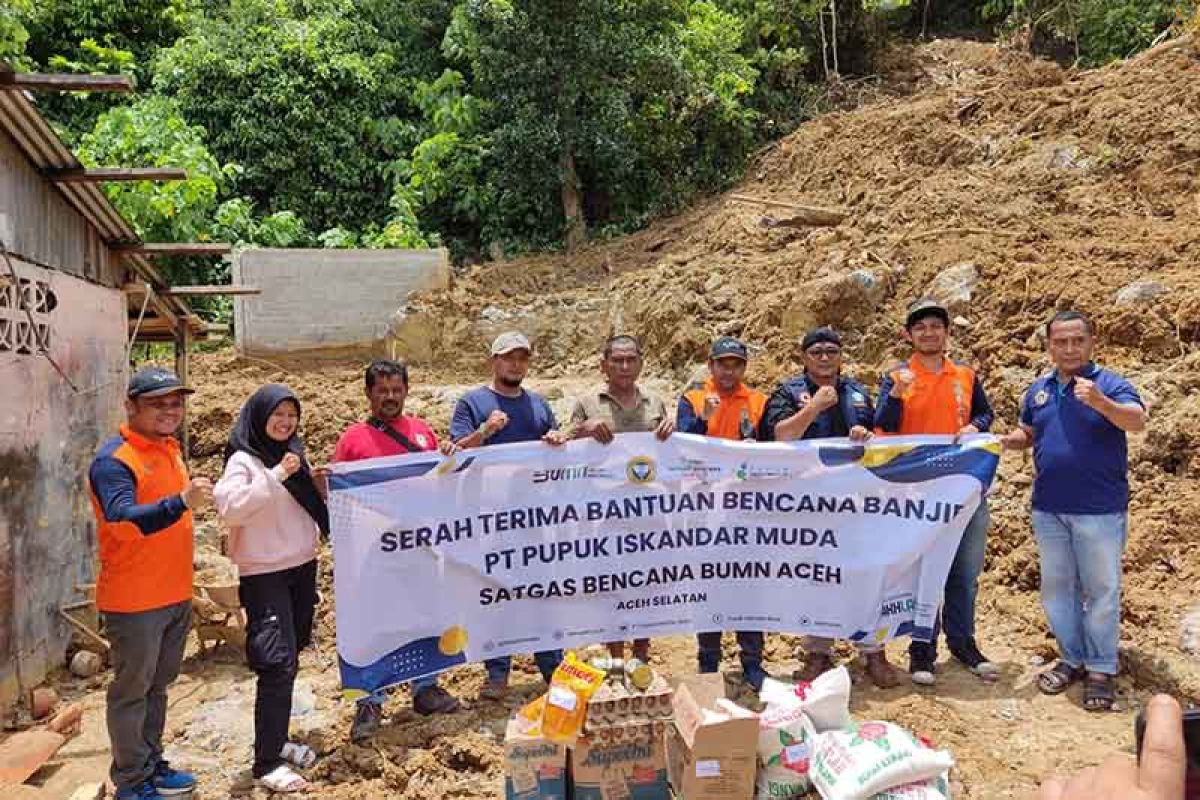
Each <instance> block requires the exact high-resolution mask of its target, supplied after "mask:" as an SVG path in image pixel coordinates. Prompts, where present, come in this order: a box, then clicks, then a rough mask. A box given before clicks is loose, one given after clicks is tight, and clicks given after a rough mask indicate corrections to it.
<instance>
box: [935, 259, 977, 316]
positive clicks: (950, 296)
mask: <svg viewBox="0 0 1200 800" xmlns="http://www.w3.org/2000/svg"><path fill="white" fill-rule="evenodd" d="M978 287H979V268H978V267H976V266H975V265H974V264H972V263H971V262H969V261H968V262H964V263H962V264H955V265H954V266H952V267H947V268H946V269H944V270H942V271H941V272H939V273H938V274H937V277H936V278H934V279H933V281H932V282H931V283H930V284H929V286H928V287H927V288H926V289H925V294H926V295H928V296H929V297H932V298H933V299H935V300H937V301H938V302H939V303H941V304H942V305H944V306H945V307H946V309H947V310H948V311H949V312H950V313H951V314H961V313H962V312H964V311H966V309H967V307H968V306H969V305H970V304H971V298H972V297H973V296H974V294H975V290H976V289H977V288H978Z"/></svg>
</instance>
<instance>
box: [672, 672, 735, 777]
mask: <svg viewBox="0 0 1200 800" xmlns="http://www.w3.org/2000/svg"><path fill="white" fill-rule="evenodd" d="M674 707H675V723H674V725H673V726H672V727H671V728H670V729H669V732H668V736H667V769H668V774H669V776H670V781H671V786H672V788H674V790H675V793H676V794H677V795H678V796H679V797H680V798H682V800H748V798H751V797H753V796H754V777H755V767H756V764H757V759H758V753H757V745H758V715H757V714H755V713H754V712H753V711H748V710H746V709H744V708H741V707H740V706H738V705H736V704H734V703H733V702H732V701H730V700H727V699H726V698H725V679H724V678H723V677H722V676H721V675H719V674H718V675H698V676H696V677H695V678H689V679H687V680H684V681H682V682H680V684H679V686H678V687H676V689H675V697H674Z"/></svg>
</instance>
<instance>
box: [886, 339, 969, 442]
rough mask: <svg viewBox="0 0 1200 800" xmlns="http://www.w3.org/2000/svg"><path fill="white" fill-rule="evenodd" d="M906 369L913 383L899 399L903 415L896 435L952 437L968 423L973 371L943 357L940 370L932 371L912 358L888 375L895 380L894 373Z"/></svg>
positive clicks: (914, 357) (915, 358)
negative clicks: (945, 435)
mask: <svg viewBox="0 0 1200 800" xmlns="http://www.w3.org/2000/svg"><path fill="white" fill-rule="evenodd" d="M906 366H907V367H908V369H910V370H911V371H912V373H913V375H915V376H916V380H914V381H913V383H912V385H911V386H909V387H908V391H906V392H905V393H904V394H903V395H902V396H901V398H900V399H901V400H903V401H904V413H903V414H902V415H901V417H900V430H899V431H898V433H899V434H901V435H909V434H921V433H928V434H934V433H949V434H955V433H958V432H959V431H960V430H961V429H962V428H963V426H964V425H968V424H969V423H970V422H971V395H972V394H973V393H974V391H975V370H973V369H971V368H970V367H968V366H964V365H962V364H956V363H955V362H953V361H951V360H950V359H948V358H947V359H945V360H944V361H943V362H942V369H941V371H939V372H933V371H931V370H928V369H926V368H925V367H924V366H923V365H922V364H921V362H920V360H919V359H918V358H917V357H916V356H915V355H914V356H913V357H912V358H911V359H909V361H908V363H907V364H904V365H900V366H897V367H894V368H893V369H891V370H890V371H889V372H888V375H889V376H890V377H891V379H892V380H893V381H895V380H896V373H897V372H899V371H900V370H901V369H903V368H904V367H906Z"/></svg>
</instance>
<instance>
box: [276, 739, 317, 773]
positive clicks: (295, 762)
mask: <svg viewBox="0 0 1200 800" xmlns="http://www.w3.org/2000/svg"><path fill="white" fill-rule="evenodd" d="M279 757H280V758H282V759H283V760H284V761H286V762H288V763H289V764H291V765H292V766H295V767H299V768H300V769H308V768H309V767H311V766H312V765H313V764H315V763H317V751H316V750H313V749H312V748H311V747H309V746H308V745H306V744H302V743H300V742H288V743H287V744H285V745H284V746H283V750H281V751H280V752H279Z"/></svg>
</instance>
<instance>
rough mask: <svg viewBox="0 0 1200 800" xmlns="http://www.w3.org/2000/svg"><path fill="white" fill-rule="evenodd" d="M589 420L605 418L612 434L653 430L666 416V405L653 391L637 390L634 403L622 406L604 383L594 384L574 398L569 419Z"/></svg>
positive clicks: (574, 421) (576, 420)
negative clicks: (594, 385) (648, 392)
mask: <svg viewBox="0 0 1200 800" xmlns="http://www.w3.org/2000/svg"><path fill="white" fill-rule="evenodd" d="M591 419H606V420H608V422H609V425H611V426H612V430H613V433H652V432H653V431H654V430H656V429H657V428H658V426H659V425H661V424H662V421H663V420H665V419H668V417H667V404H666V403H665V402H663V399H662V398H661V397H659V396H658V395H656V394H646V393H645V392H643V391H642V390H641V389H640V388H639V389H638V390H637V402H635V403H634V405H633V408H630V409H625V408H622V407H621V404H620V403H618V402H617V401H616V400H615V399H613V397H612V395H610V394H609V393H608V389H607V388H606V387H604V386H600V387H597V388H596V389H593V390H592V391H590V392H588V393H587V394H585V395H583V396H582V397H580V398H579V399H578V400H576V401H575V408H574V409H573V410H572V411H571V422H573V423H575V424H576V425H578V424H579V423H581V422H586V421H587V420H591Z"/></svg>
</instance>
